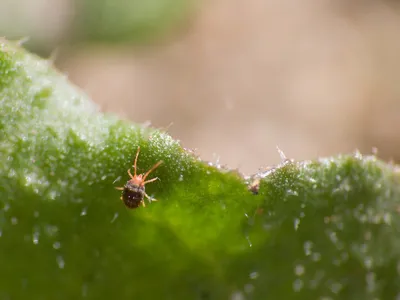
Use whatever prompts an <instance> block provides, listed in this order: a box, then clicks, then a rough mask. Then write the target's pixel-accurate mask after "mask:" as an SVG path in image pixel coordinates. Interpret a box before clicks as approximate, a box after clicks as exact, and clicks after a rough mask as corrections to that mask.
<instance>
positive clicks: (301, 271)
mask: <svg viewBox="0 0 400 300" xmlns="http://www.w3.org/2000/svg"><path fill="white" fill-rule="evenodd" d="M305 271H306V269H305V268H304V266H303V265H297V266H296V267H295V268H294V273H295V274H296V276H302V275H304V272H305Z"/></svg>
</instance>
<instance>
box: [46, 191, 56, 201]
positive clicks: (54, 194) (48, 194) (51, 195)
mask: <svg viewBox="0 0 400 300" xmlns="http://www.w3.org/2000/svg"><path fill="white" fill-rule="evenodd" d="M47 197H48V198H49V199H50V200H55V199H56V197H57V192H56V191H54V190H50V191H49V192H48V193H47Z"/></svg>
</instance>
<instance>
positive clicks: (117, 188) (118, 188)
mask: <svg viewBox="0 0 400 300" xmlns="http://www.w3.org/2000/svg"><path fill="white" fill-rule="evenodd" d="M115 189H116V190H120V191H123V190H124V188H123V187H116V188H115Z"/></svg>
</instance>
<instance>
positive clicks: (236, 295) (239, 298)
mask: <svg viewBox="0 0 400 300" xmlns="http://www.w3.org/2000/svg"><path fill="white" fill-rule="evenodd" d="M244 299H245V298H244V295H243V293H242V292H241V291H236V292H233V293H232V295H231V300H244Z"/></svg>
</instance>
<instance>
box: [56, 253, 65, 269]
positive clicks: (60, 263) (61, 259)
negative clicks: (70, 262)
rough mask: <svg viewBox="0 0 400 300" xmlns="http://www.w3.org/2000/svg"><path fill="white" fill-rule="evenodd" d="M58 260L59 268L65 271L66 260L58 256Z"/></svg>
mask: <svg viewBox="0 0 400 300" xmlns="http://www.w3.org/2000/svg"><path fill="white" fill-rule="evenodd" d="M56 260H57V264H58V267H59V268H60V269H64V266H65V262H64V258H63V257H62V256H61V255H58V256H57V258H56Z"/></svg>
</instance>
